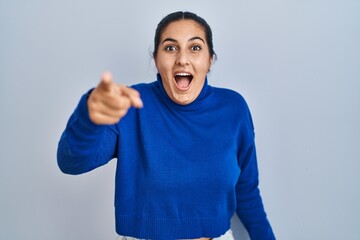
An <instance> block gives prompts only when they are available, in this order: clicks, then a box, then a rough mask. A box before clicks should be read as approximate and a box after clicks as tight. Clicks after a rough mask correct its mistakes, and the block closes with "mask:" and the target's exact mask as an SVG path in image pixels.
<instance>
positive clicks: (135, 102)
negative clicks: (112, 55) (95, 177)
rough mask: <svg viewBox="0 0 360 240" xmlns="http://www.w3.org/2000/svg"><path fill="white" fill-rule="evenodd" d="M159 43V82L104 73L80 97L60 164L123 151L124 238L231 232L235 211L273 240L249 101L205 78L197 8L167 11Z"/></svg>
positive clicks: (206, 41)
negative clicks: (121, 79) (129, 81)
mask: <svg viewBox="0 0 360 240" xmlns="http://www.w3.org/2000/svg"><path fill="white" fill-rule="evenodd" d="M154 47H155V49H154V53H153V56H154V60H155V64H156V67H157V70H158V75H157V80H156V81H155V82H152V83H149V84H144V83H143V84H137V85H134V86H132V87H131V88H128V87H125V86H121V85H118V84H116V83H115V82H113V81H112V77H111V74H110V73H104V74H103V76H102V79H101V81H100V83H99V85H98V86H97V87H96V88H95V89H93V90H91V91H89V92H88V93H87V94H85V95H84V96H83V97H82V98H81V100H80V103H79V105H78V106H77V108H76V109H75V112H74V113H73V115H72V116H71V118H70V120H69V122H68V124H67V127H66V129H65V131H64V133H63V135H62V137H61V139H60V142H59V148H58V164H59V167H60V169H61V170H62V171H63V172H64V173H68V174H80V173H84V172H87V171H90V170H93V169H95V168H97V167H99V166H101V165H104V164H106V163H107V162H108V161H110V160H111V159H113V158H117V159H118V162H117V169H116V189H115V215H116V231H117V233H118V234H119V235H120V239H129V238H131V239H134V238H135V239H158V240H169V239H211V238H213V239H222V240H225V239H233V237H232V234H231V230H230V219H231V218H232V216H233V215H234V213H235V212H236V213H237V214H238V216H239V218H240V219H241V221H242V222H243V224H244V226H245V227H246V229H247V230H248V232H249V235H250V237H251V239H261V240H270V239H275V236H274V234H273V231H272V229H271V226H270V224H269V221H268V219H267V217H266V214H265V211H264V207H263V204H262V200H261V196H260V193H259V189H258V168H257V160H256V153H255V144H254V132H253V130H254V129H253V123H252V120H251V115H250V112H249V109H248V106H247V104H246V102H245V100H244V99H243V98H242V97H241V95H239V94H238V93H236V92H234V91H232V90H227V89H221V88H215V87H212V86H210V85H208V82H207V77H206V75H207V73H208V72H209V70H210V68H211V65H212V63H213V61H214V57H215V52H214V50H213V42H212V32H211V29H210V27H209V25H208V24H207V23H206V21H205V20H204V19H202V18H200V17H199V16H197V15H195V14H193V13H189V12H175V13H172V14H169V15H168V16H166V17H165V18H164V19H163V20H162V21H161V22H160V23H159V24H158V27H157V30H156V33H155V40H154ZM140 96H141V97H140Z"/></svg>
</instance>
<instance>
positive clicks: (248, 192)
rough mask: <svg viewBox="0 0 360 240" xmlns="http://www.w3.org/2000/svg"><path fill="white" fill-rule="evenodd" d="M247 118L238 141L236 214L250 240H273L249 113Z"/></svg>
mask: <svg viewBox="0 0 360 240" xmlns="http://www.w3.org/2000/svg"><path fill="white" fill-rule="evenodd" d="M248 116H249V117H248V120H247V122H246V123H245V126H246V128H245V130H243V133H242V136H241V139H240V142H241V145H242V147H241V148H240V150H239V154H238V156H239V164H240V169H241V174H240V177H239V179H238V182H237V185H236V197H237V209H236V212H237V214H238V216H239V218H240V220H241V221H242V223H243V224H244V226H245V228H246V229H247V231H248V233H249V236H250V238H251V239H252V240H273V239H275V236H274V233H273V231H272V228H271V226H270V223H269V221H268V219H267V216H266V213H265V209H264V206H263V203H262V199H261V196H260V191H259V188H258V185H259V177H258V166H257V159H256V149H255V143H254V131H253V124H252V120H251V116H250V112H249V113H248Z"/></svg>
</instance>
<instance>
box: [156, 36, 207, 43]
mask: <svg viewBox="0 0 360 240" xmlns="http://www.w3.org/2000/svg"><path fill="white" fill-rule="evenodd" d="M194 40H201V41H202V42H203V43H205V41H204V39H202V38H201V37H192V38H190V39H189V40H188V41H189V42H190V41H194ZM166 41H169V42H177V40H175V39H173V38H165V39H164V40H163V41H162V44H163V43H164V42H166Z"/></svg>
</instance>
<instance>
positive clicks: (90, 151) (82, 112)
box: [57, 93, 118, 174]
mask: <svg viewBox="0 0 360 240" xmlns="http://www.w3.org/2000/svg"><path fill="white" fill-rule="evenodd" d="M88 94H89V93H88ZM88 94H85V95H83V96H82V98H81V99H80V102H79V104H78V106H77V107H76V109H75V111H74V113H73V114H72V115H71V117H70V119H69V121H68V123H67V126H66V128H65V130H64V132H63V134H62V136H61V138H60V141H59V145H58V150H57V161H58V165H59V168H60V169H61V171H62V172H64V173H68V174H81V173H85V172H88V171H91V170H92V169H94V168H97V167H99V166H101V165H104V164H106V163H107V162H109V161H110V160H111V159H112V158H114V157H115V156H116V141H117V140H116V139H117V134H118V131H117V128H116V125H96V124H94V123H92V122H91V120H90V118H89V113H88V109H87V97H88Z"/></svg>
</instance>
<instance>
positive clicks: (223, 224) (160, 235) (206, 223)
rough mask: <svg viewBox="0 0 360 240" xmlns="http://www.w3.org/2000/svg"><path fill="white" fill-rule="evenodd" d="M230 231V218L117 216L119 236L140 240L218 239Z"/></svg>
mask: <svg viewBox="0 0 360 240" xmlns="http://www.w3.org/2000/svg"><path fill="white" fill-rule="evenodd" d="M229 229H230V221H229V217H225V216H224V217H220V218H201V219H195V218H192V219H188V218H186V219H178V218H176V219H173V218H143V217H133V216H116V232H117V233H118V234H119V235H124V236H131V237H135V238H140V239H152V240H171V239H172V240H173V239H193V238H200V237H208V238H216V237H219V236H221V235H223V234H224V233H225V232H226V231H227V230H229Z"/></svg>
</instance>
